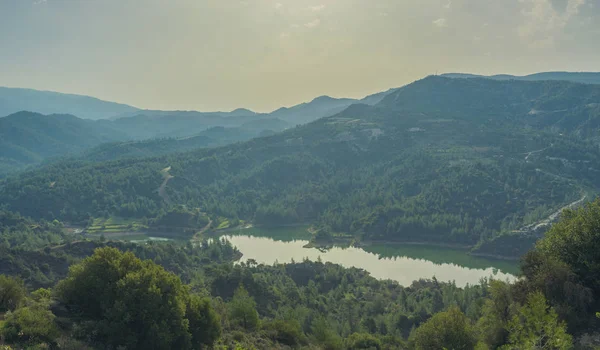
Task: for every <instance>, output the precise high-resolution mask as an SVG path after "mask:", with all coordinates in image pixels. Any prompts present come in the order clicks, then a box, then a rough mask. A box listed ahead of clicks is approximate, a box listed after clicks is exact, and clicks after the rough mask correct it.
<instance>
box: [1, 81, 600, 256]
mask: <svg viewBox="0 0 600 350" xmlns="http://www.w3.org/2000/svg"><path fill="white" fill-rule="evenodd" d="M329 102H331V100H330V99H327V98H321V99H317V100H315V101H313V102H312V103H311V104H312V105H319V104H321V103H323V104H326V105H328V106H331V105H333V104H329ZM334 102H335V103H336V104H339V103H341V104H343V103H347V102H348V101H342V102H340V101H339V100H335V101H334ZM311 104H308V105H311ZM305 107H306V106H305ZM133 118H137V117H133ZM158 118H159V119H160V118H163V117H158ZM231 118H234V117H231ZM11 119H14V117H13V118H11ZM122 120H130V118H124V119H121V121H122ZM115 122H119V120H116V121H112V122H111V121H102V122H101V123H102V125H104V124H109V123H115ZM91 123H92V122H91ZM119 129H120V130H125V128H123V127H121V125H120V127H119ZM259 129H260V128H259ZM210 130H212V132H214V133H218V132H219V131H220V132H226V131H227V130H228V128H221V129H219V128H216V129H215V128H213V129H210ZM232 130H235V128H232ZM599 137H600V85H585V84H578V83H571V82H565V81H534V82H529V81H517V80H503V81H497V80H491V79H482V78H477V79H451V78H445V77H437V76H431V77H428V78H425V79H423V80H420V81H417V82H415V83H412V84H409V85H407V86H405V87H402V88H400V89H395V90H392V91H390V92H388V93H387V94H386V95H385V97H383V99H382V100H381V101H380V102H379V103H377V104H375V105H374V106H369V105H366V104H355V105H351V106H350V107H348V108H346V109H344V110H343V111H342V112H340V113H338V114H335V115H333V116H329V117H324V118H321V119H319V120H317V121H314V122H312V123H308V124H306V125H303V126H299V127H296V128H290V129H288V130H285V131H283V132H280V133H277V134H274V135H272V136H268V137H262V138H256V139H253V140H250V141H247V142H241V143H236V144H233V145H228V146H225V147H220V148H214V149H199V150H195V151H192V152H187V153H180V154H168V153H169V152H171V151H174V150H177V147H178V145H183V147H182V148H181V149H179V150H187V149H190V148H191V147H193V145H202V143H203V142H206V139H205V138H197V139H191V141H190V142H189V143H186V142H183V140H182V141H172V140H171V141H169V140H167V141H162V143H161V142H160V140H156V141H154V142H149V143H138V144H136V143H133V144H113V145H112V146H111V145H104V146H102V148H101V149H98V150H96V151H92V152H91V153H89V154H91V155H94V156H90V158H91V159H92V160H95V161H106V160H111V159H122V158H123V155H124V154H125V155H127V154H130V155H135V156H145V157H146V158H142V159H129V160H126V161H124V160H123V161H122V160H116V161H108V162H103V163H101V164H99V163H88V162H81V161H66V162H61V163H58V164H54V165H53V164H51V165H49V166H46V167H44V168H42V169H41V170H39V171H33V172H28V173H24V174H21V175H20V177H19V178H18V179H17V178H12V179H8V180H6V181H5V182H4V183H3V184H2V185H1V186H0V198H1V199H2V200H3V202H4V203H5V204H6V206H7V208H9V209H10V210H14V211H18V212H20V213H22V214H25V215H28V216H34V217H36V216H37V217H39V216H40V215H41V216H42V217H46V218H51V217H53V216H55V215H57V214H56V212H57V211H60V212H61V213H63V214H61V219H64V220H73V221H77V220H83V219H85V216H86V215H87V213H92V212H109V213H112V214H115V215H122V216H145V217H153V216H155V215H157V211H158V210H159V209H160V208H161V207H162V206H163V205H164V203H163V200H162V198H161V197H160V196H158V194H157V193H156V189H157V188H158V187H159V185H160V183H161V182H162V177H161V175H160V170H161V169H164V168H167V167H170V169H171V174H172V175H173V176H174V179H172V180H171V181H170V182H169V186H168V188H167V192H168V193H169V197H170V198H171V199H172V200H174V201H175V202H177V203H179V204H185V205H187V206H189V207H198V208H202V210H203V211H206V212H207V213H212V214H216V215H220V216H223V217H229V218H240V219H245V220H249V221H253V222H255V223H258V224H263V225H281V224H294V223H299V222H313V223H315V224H316V225H317V226H318V227H321V228H323V229H324V230H326V231H331V232H347V233H349V234H352V235H356V236H357V237H359V238H360V239H365V240H393V241H412V240H419V241H429V242H437V241H440V240H442V241H444V242H452V243H456V244H465V245H470V246H475V245H478V246H479V247H480V249H483V250H484V251H496V253H497V249H496V248H488V247H489V244H491V243H490V242H494V241H497V240H507V239H508V240H515V241H517V242H520V243H518V244H511V245H508V247H509V248H506V251H504V252H503V254H506V255H515V256H516V255H518V254H520V253H522V251H521V250H522V249H527V247H528V245H527V244H531V243H532V242H533V241H535V239H537V237H538V236H536V235H537V234H539V233H537V232H527V233H519V234H512V232H520V230H521V229H522V228H523V227H525V226H527V225H530V224H536V222H540V221H542V220H544V219H546V218H547V217H548V216H550V215H551V214H553V213H554V212H556V211H557V210H558V209H559V208H561V207H564V206H565V205H569V204H570V203H574V202H578V201H581V200H582V199H585V198H592V196H594V195H595V193H597V191H599V190H600V183H599V182H598V176H597V175H598V173H600V168H598V166H597V164H600V152H599V151H598V148H597V146H596V144H597V142H598V139H599ZM194 142H197V143H194ZM190 144H191V145H192V146H190ZM131 145H132V146H133V148H134V149H133V150H132V149H131V147H130V146H131ZM137 146H139V147H137ZM65 169H68V170H65ZM90 179H94V180H93V181H90ZM48 183H56V184H55V185H54V186H52V187H48V186H47V184H48ZM95 183H102V184H103V185H102V186H96V185H94V184H95ZM23 187H27V188H29V189H30V190H29V191H28V192H27V193H23V192H21V191H17V190H16V189H18V188H23ZM116 189H118V190H119V192H118V195H117V193H116V192H114V190H116ZM75 193H78V194H80V195H74V194H75ZM34 198H35V200H34ZM84 198H85V200H84ZM89 198H95V201H94V203H93V204H92V203H90V202H89V200H87V199H89ZM134 208H135V209H134ZM41 213H43V214H41ZM46 213H52V214H46ZM46 215H50V216H46ZM507 237H508V238H507ZM522 239H525V240H526V242H528V243H523V242H521V241H520V240H522ZM486 249H487V250H486ZM494 249H496V250H494Z"/></svg>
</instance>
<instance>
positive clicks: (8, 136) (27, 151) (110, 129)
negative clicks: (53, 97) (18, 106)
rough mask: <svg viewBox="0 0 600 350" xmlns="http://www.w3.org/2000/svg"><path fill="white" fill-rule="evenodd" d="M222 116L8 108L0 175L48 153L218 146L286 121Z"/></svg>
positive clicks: (138, 153)
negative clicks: (117, 115)
mask: <svg viewBox="0 0 600 350" xmlns="http://www.w3.org/2000/svg"><path fill="white" fill-rule="evenodd" d="M223 119H225V118H221V117H218V119H216V120H215V122H214V123H211V124H208V125H207V124H205V123H204V120H197V119H195V118H193V117H191V118H178V117H174V118H173V119H169V117H164V118H158V119H147V118H146V117H143V116H138V117H130V118H124V119H118V120H115V121H111V120H98V121H92V120H84V119H80V118H77V117H74V116H72V115H59V114H53V115H42V114H38V113H33V112H19V113H15V114H11V115H9V116H7V117H4V118H0V165H2V167H1V168H0V175H6V174H8V173H10V172H16V171H18V170H20V169H22V168H24V167H26V166H30V165H38V164H40V163H42V162H44V161H46V160H48V159H50V158H59V157H68V156H70V157H73V156H75V157H81V158H83V159H86V160H93V161H105V160H111V159H121V158H132V157H149V156H156V155H161V154H166V153H173V152H183V151H189V150H192V149H195V148H200V147H216V146H223V145H226V144H229V143H233V142H240V141H246V140H249V139H252V138H254V137H258V136H260V135H262V134H263V133H264V132H270V133H273V132H275V131H280V130H283V129H285V128H286V127H287V126H288V124H287V123H286V122H284V121H282V120H280V119H276V118H252V120H248V119H247V118H246V117H243V118H241V119H239V120H237V121H234V120H225V121H221V120H223ZM231 119H233V117H232V118H231ZM220 124H228V125H231V126H230V127H223V126H220ZM211 125H215V126H211ZM136 140H141V141H136ZM96 146H98V147H97V148H95V147H96ZM82 152H85V153H83V154H82Z"/></svg>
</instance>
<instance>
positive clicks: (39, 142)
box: [0, 112, 128, 172]
mask: <svg viewBox="0 0 600 350" xmlns="http://www.w3.org/2000/svg"><path fill="white" fill-rule="evenodd" d="M126 139H128V136H127V134H125V133H122V132H120V131H118V130H117V129H115V128H113V127H111V126H110V125H102V124H98V123H96V122H94V121H91V120H83V119H79V118H77V117H74V116H72V115H64V114H63V115H59V114H52V115H42V114H39V113H32V112H19V113H15V114H11V115H9V116H7V117H4V118H0V160H1V162H2V164H4V165H5V166H6V167H5V169H4V170H6V169H7V168H8V167H7V166H8V165H11V166H12V167H22V166H25V165H29V164H35V163H39V162H41V161H42V160H44V159H47V158H51V157H60V156H65V155H69V154H76V153H78V152H80V151H82V150H85V149H88V148H90V147H93V146H96V145H99V144H101V143H104V142H112V141H117V140H126ZM0 172H1V171H0Z"/></svg>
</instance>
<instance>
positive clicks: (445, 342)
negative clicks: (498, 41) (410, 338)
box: [414, 307, 476, 350]
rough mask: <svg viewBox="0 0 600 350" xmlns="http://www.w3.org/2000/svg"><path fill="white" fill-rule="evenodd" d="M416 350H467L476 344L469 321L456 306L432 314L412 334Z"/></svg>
mask: <svg viewBox="0 0 600 350" xmlns="http://www.w3.org/2000/svg"><path fill="white" fill-rule="evenodd" d="M414 344H415V348H416V349H418V350H439V349H453V350H468V349H473V348H474V347H475V344H476V338H475V333H474V331H473V328H472V326H471V322H470V321H469V319H468V318H467V316H465V314H463V313H462V312H461V311H460V310H459V309H458V308H457V307H452V308H450V309H449V310H448V311H445V312H440V313H437V314H435V315H433V317H432V318H430V319H429V320H428V321H427V322H425V323H424V324H423V325H421V326H420V327H419V328H417V330H416V332H415V335H414Z"/></svg>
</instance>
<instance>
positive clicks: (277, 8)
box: [275, 2, 283, 10]
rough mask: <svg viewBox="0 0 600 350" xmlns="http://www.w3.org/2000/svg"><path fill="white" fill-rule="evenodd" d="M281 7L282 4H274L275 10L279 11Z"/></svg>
mask: <svg viewBox="0 0 600 350" xmlns="http://www.w3.org/2000/svg"><path fill="white" fill-rule="evenodd" d="M282 7H283V4H282V3H280V2H278V3H276V4H275V9H276V10H279V9H281V8H282Z"/></svg>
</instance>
